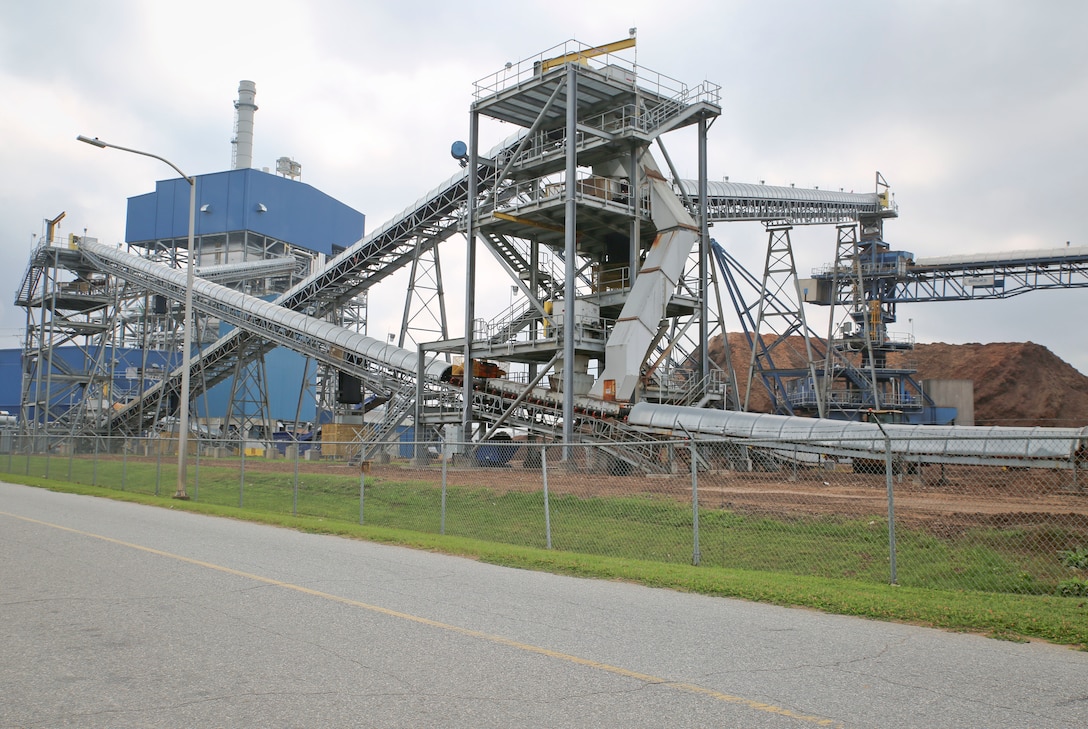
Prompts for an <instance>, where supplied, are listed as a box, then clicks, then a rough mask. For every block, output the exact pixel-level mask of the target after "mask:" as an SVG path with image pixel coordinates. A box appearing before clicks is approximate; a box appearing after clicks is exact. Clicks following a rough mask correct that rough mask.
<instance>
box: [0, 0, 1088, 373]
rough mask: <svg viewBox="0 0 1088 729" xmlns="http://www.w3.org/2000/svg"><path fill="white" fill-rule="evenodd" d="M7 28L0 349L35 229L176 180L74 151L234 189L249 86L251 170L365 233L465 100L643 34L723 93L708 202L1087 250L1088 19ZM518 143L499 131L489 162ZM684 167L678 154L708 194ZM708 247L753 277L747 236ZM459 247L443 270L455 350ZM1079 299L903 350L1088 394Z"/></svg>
mask: <svg viewBox="0 0 1088 729" xmlns="http://www.w3.org/2000/svg"><path fill="white" fill-rule="evenodd" d="M0 11H2V13H0V98H2V100H3V110H4V111H3V113H2V114H0V139H2V140H3V145H2V149H3V152H2V155H0V160H2V162H3V176H2V178H0V186H2V192H0V234H2V239H3V245H2V246H0V289H2V290H3V292H4V293H2V294H0V346H2V347H9V346H18V343H19V337H21V336H22V333H23V329H24V326H25V313H24V312H23V310H22V309H19V308H17V307H15V306H14V305H13V304H12V303H11V302H12V301H13V299H14V296H15V290H16V288H17V286H18V285H19V283H20V281H21V279H22V275H23V271H24V270H25V268H26V261H27V253H28V252H29V250H30V247H31V245H32V243H33V240H34V236H35V235H40V234H41V233H42V232H43V220H44V219H46V218H51V217H54V216H55V215H57V214H58V213H60V212H61V211H66V213H67V217H66V218H65V219H64V221H63V223H62V226H61V229H60V233H61V235H65V236H66V235H67V234H68V233H76V234H79V235H82V234H83V233H84V231H86V234H87V235H89V236H92V237H96V238H98V239H99V240H100V241H102V242H106V243H112V242H121V241H123V240H124V235H125V210H126V200H127V198H128V197H131V196H134V195H139V194H143V193H146V192H150V191H152V190H153V189H154V184H155V181H156V180H159V179H165V178H167V177H171V176H172V175H171V174H170V171H169V170H168V169H167V168H166V167H165V166H163V165H162V164H161V163H159V162H156V161H154V160H149V159H146V158H141V157H137V156H134V155H128V154H124V153H121V152H115V151H112V150H96V149H93V148H92V147H89V146H87V145H84V144H79V143H78V142H76V139H75V137H76V135H77V134H86V135H88V136H92V137H94V136H97V137H100V138H102V139H104V140H107V141H109V142H111V143H114V144H120V145H123V146H127V147H133V148H136V149H142V150H146V151H150V152H154V153H156V154H159V155H161V156H163V157H166V158H167V159H170V160H171V161H172V162H174V163H175V164H177V165H178V166H179V167H181V169H183V170H185V171H186V172H187V173H188V174H190V175H199V174H206V173H212V172H218V171H222V170H226V169H229V168H230V165H231V144H230V141H231V138H232V137H233V126H234V107H233V104H234V101H235V99H236V98H237V89H238V82H239V81H240V80H242V79H248V80H252V81H254V82H255V83H256V87H257V96H256V102H257V105H258V107H259V110H258V111H257V113H256V117H255V125H254V166H255V167H259V168H260V167H269V168H272V169H274V168H275V160H276V159H277V158H278V157H281V156H288V157H291V158H293V159H294V160H296V161H298V162H300V163H301V164H302V180H303V181H304V182H306V183H308V184H310V185H313V186H314V187H316V188H318V189H320V190H322V191H324V192H326V193H328V194H329V195H332V196H333V197H335V198H337V199H338V200H340V201H342V202H344V203H346V204H348V205H350V206H352V207H354V208H356V209H357V210H360V211H362V212H363V213H365V214H366V216H367V226H368V229H375V228H377V227H378V226H380V225H381V224H382V223H383V222H385V221H386V220H387V219H389V218H390V217H391V216H392V215H394V214H396V213H397V212H399V211H401V210H402V209H404V208H405V207H407V206H408V205H410V204H412V203H413V202H414V201H415V200H417V199H418V198H419V197H421V196H422V195H423V194H424V193H426V192H427V191H429V190H431V189H432V188H434V187H435V186H436V185H438V184H439V183H441V182H442V181H443V180H445V179H446V178H448V177H449V176H450V175H452V174H453V173H454V172H456V170H457V168H456V162H454V161H453V160H452V159H451V158H450V156H449V147H450V143H451V142H452V141H454V140H456V139H467V136H468V131H467V130H468V118H469V115H468V109H469V104H470V103H471V101H472V91H473V86H472V84H473V82H474V81H476V80H479V79H481V78H483V77H485V76H487V75H489V74H492V73H494V72H496V71H498V70H499V69H501V68H502V66H503V64H504V63H505V62H507V61H518V60H521V59H524V58H527V57H530V56H534V55H536V54H538V53H540V52H542V51H544V50H546V49H549V48H551V47H553V46H556V45H558V44H562V43H563V42H565V41H567V40H570V39H577V40H578V41H581V42H583V43H587V44H591V45H596V44H600V43H606V42H609V41H613V40H620V39H623V38H625V37H627V34H628V29H629V28H631V27H637V28H638V47H637V54H638V55H637V60H638V63H639V65H641V66H644V67H646V68H649V69H652V70H654V71H657V72H660V73H662V74H665V75H667V76H670V77H672V78H674V79H677V80H679V81H681V82H684V83H687V84H689V85H695V84H697V83H699V82H701V81H703V80H704V79H705V80H709V81H712V82H715V83H717V84H720V85H721V87H722V115H721V117H720V118H719V119H718V120H717V121H716V122H715V123H714V124H713V126H712V127H711V129H710V134H709V174H710V177H711V179H722V178H723V177H725V176H728V177H729V179H730V180H731V181H735V182H758V181H759V180H765V181H766V182H767V184H781V185H788V184H791V183H794V184H796V185H797V186H798V187H812V186H819V187H821V188H833V189H838V188H840V187H841V188H844V189H847V190H855V191H859V192H861V191H869V190H872V189H873V179H874V173H875V172H876V171H877V170H879V171H880V172H881V173H882V174H883V175H884V177H885V178H886V179H887V180H888V182H889V183H890V184H891V186H892V189H893V191H894V193H895V196H896V200H897V202H898V204H899V208H900V217H899V219H897V220H893V221H891V222H889V223H888V224H887V226H886V228H885V239H886V240H887V241H888V242H889V243H891V244H892V246H893V247H895V248H898V249H901V250H907V251H911V252H913V253H914V254H915V256H917V257H926V256H938V255H953V254H957V253H978V252H990V251H1004V250H1022V249H1031V248H1054V247H1060V246H1064V245H1065V243H1066V241H1070V242H1071V243H1072V245H1088V234H1086V231H1085V222H1084V221H1085V214H1084V211H1085V208H1086V207H1088V151H1086V141H1088V140H1086V132H1088V39H1086V35H1085V34H1086V31H1088V3H1084V2H1080V1H1079V0H1034V1H1032V2H1029V1H1028V0H1023V1H1022V2H1012V1H1010V0H990V1H989V2H982V1H981V0H979V1H978V2H953V1H950V0H944V1H941V2H937V1H925V0H911V1H909V2H906V1H904V2H896V1H886V2H830V1H829V2H812V1H811V0H808V1H807V2H806V1H801V0H797V1H794V0H779V1H777V2H776V1H775V0H753V1H750V2H748V1H746V2H729V1H728V0H714V1H707V2H690V1H687V0H670V1H669V2H660V0H657V1H654V2H649V1H641V0H625V1H623V2H609V1H608V0H596V1H595V2H584V1H579V0H574V1H570V0H549V2H542V3H520V2H507V3H492V2H461V3H454V2H448V1H447V2H432V1H431V0H416V1H415V2H404V3H393V2H374V1H371V2H367V1H366V0H361V1H360V0H306V2H286V1H279V2H277V1H276V0H261V1H260V2H248V1H246V2H243V1H234V0H216V1H215V2H211V1H209V0H187V1H186V2H158V1H157V0H156V1H150V0H95V2H86V0H83V1H79V2H77V1H70V0H37V1H36V2H30V0H0ZM513 131H514V130H513V129H511V128H508V127H506V128H486V127H485V129H484V133H483V134H482V135H481V136H482V138H481V148H483V149H487V148H490V147H492V146H493V145H494V144H496V143H498V142H499V141H501V140H502V139H503V138H505V137H506V136H508V135H509V134H510V133H512V132H513ZM677 145H679V146H677ZM688 148H690V149H691V150H692V151H693V150H694V145H693V144H690V145H685V143H684V142H683V141H680V142H675V143H674V142H669V151H670V154H672V155H673V157H674V161H676V162H677V165H678V167H679V168H680V173H681V175H682V176H684V177H689V178H694V177H696V175H697V170H696V167H695V159H694V155H693V154H690V153H688V152H687V151H686V150H687V149H688ZM712 233H713V235H714V237H715V238H717V239H718V240H719V241H721V242H722V243H724V244H725V245H726V246H727V247H728V248H729V249H730V250H732V251H733V252H734V254H735V255H737V256H738V257H739V258H741V260H743V261H745V262H746V263H748V264H749V265H750V266H751V267H752V268H753V269H754V270H756V272H757V273H759V272H760V271H761V268H762V256H763V252H764V249H765V246H766V234H765V233H764V232H763V230H762V228H761V227H760V226H759V225H757V224H732V225H724V224H719V225H717V226H716V227H715V228H714V230H713V231H712ZM793 240H794V244H795V252H796V255H797V259H798V260H797V263H798V268H799V270H800V271H801V273H802V275H803V276H804V275H807V273H808V272H809V271H810V270H811V269H812V268H813V267H815V266H819V265H821V264H824V263H827V262H830V261H831V260H832V259H833V257H834V245H835V231H834V228H824V227H820V228H814V229H807V230H803V231H795V234H794V237H793ZM459 241H460V239H459V238H458V239H454V240H452V241H451V242H450V244H448V245H447V247H448V248H450V250H449V251H448V252H445V253H443V263H444V265H446V266H447V271H446V274H447V276H446V281H447V286H449V287H450V294H451V322H452V326H454V327H455V328H456V329H457V331H454V332H452V334H454V335H460V333H461V332H460V328H461V317H460V313H459V312H460V308H459V307H460V300H461V297H462V295H463V291H461V290H460V288H461V284H460V281H462V280H463V279H461V278H458V277H456V275H455V273H454V274H451V271H452V272H456V271H457V270H458V266H459V262H460V259H461V258H463V248H464V246H463V243H461V242H459ZM481 255H482V256H486V254H485V253H483V252H481ZM450 282H453V283H450ZM502 290H503V291H508V289H505V287H504V288H503V289H502ZM399 291H400V293H399V294H398V293H397V291H396V290H390V291H388V292H383V291H381V290H379V291H378V292H377V293H375V294H372V296H371V299H370V308H371V330H370V333H371V334H372V335H373V336H376V337H379V338H380V337H383V336H384V334H385V332H386V331H387V330H388V331H392V330H393V329H394V328H395V327H396V324H395V323H396V322H399V317H400V313H401V309H402V307H403V291H404V289H403V286H401V287H400V289H399ZM499 299H500V301H498V302H497V303H496V306H497V305H503V306H505V305H506V304H507V303H508V302H507V301H506V300H505V299H502V297H501V296H500V297H499ZM1086 299H1088V291H1078V290H1070V291H1052V292H1051V291H1044V292H1032V293H1028V294H1025V295H1022V296H1019V297H1015V298H1012V299H1009V300H1004V301H985V302H965V303H944V304H938V303H932V304H913V305H903V306H900V307H899V318H900V322H899V324H898V325H897V326H896V327H894V329H895V330H896V331H901V332H906V331H908V330H909V329H911V328H913V330H914V333H915V335H916V337H917V339H918V341H919V342H937V341H941V342H954V343H962V342H995V341H1029V340H1030V341H1034V342H1038V343H1040V344H1043V345H1045V346H1047V347H1049V348H1050V349H1051V350H1052V351H1054V352H1055V353H1056V354H1058V355H1059V356H1060V357H1062V358H1063V359H1065V360H1066V361H1068V362H1070V363H1071V364H1073V365H1074V366H1076V367H1077V368H1078V369H1080V370H1081V371H1082V372H1088V339H1086V337H1085V335H1084V334H1083V330H1082V328H1081V327H1080V326H1074V324H1075V323H1077V324H1079V323H1080V317H1081V316H1083V313H1082V312H1083V311H1084V302H1085V300H1086ZM484 313H497V312H484ZM824 327H825V325H824V324H818V325H817V326H816V329H817V330H818V331H823V330H824Z"/></svg>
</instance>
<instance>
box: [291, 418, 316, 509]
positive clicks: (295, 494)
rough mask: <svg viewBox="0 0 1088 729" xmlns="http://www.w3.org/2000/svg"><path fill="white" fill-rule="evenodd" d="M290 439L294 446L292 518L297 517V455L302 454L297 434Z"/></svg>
mask: <svg viewBox="0 0 1088 729" xmlns="http://www.w3.org/2000/svg"><path fill="white" fill-rule="evenodd" d="M292 437H293V438H294V444H295V490H294V496H293V498H292V502H291V515H292V516H298V459H299V455H300V454H301V452H302V446H301V445H299V442H300V441H299V439H298V433H295V434H294V435H293V436H292ZM310 483H313V482H312V481H311V482H310Z"/></svg>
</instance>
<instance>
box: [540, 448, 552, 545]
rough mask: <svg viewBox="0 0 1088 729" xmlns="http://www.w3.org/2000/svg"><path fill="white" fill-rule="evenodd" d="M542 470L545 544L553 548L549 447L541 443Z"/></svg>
mask: <svg viewBox="0 0 1088 729" xmlns="http://www.w3.org/2000/svg"><path fill="white" fill-rule="evenodd" d="M540 472H541V474H542V475H543V476H544V546H545V548H546V549H551V548H552V509H551V501H550V499H549V498H548V447H547V446H546V445H544V444H543V443H541V445H540Z"/></svg>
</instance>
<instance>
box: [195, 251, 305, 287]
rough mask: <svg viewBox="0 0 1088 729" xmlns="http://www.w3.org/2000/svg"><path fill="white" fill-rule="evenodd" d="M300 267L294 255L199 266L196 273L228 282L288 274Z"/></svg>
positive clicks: (216, 281)
mask: <svg viewBox="0 0 1088 729" xmlns="http://www.w3.org/2000/svg"><path fill="white" fill-rule="evenodd" d="M297 267H298V261H297V260H296V259H295V258H294V257H290V256H289V257H285V258H261V259H258V260H256V261H239V262H238V263H221V264H218V265H214V266H197V268H196V275H197V276H199V277H200V278H202V279H204V280H206V281H214V282H215V283H220V284H226V283H236V282H238V281H246V280H249V279H251V278H263V277H265V276H286V275H288V274H290V273H291V272H293V271H294V270H295V269H296V268H297Z"/></svg>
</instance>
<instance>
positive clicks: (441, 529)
mask: <svg viewBox="0 0 1088 729" xmlns="http://www.w3.org/2000/svg"><path fill="white" fill-rule="evenodd" d="M443 451H445V448H443ZM441 458H442V510H441V512H440V513H439V519H438V521H439V523H438V533H439V534H441V535H443V536H445V534H446V467H447V465H448V462H449V457H448V455H447V454H446V453H445V452H443V453H442V454H441Z"/></svg>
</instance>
